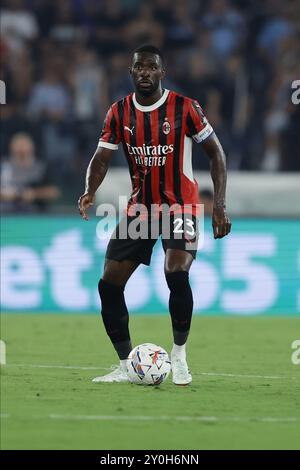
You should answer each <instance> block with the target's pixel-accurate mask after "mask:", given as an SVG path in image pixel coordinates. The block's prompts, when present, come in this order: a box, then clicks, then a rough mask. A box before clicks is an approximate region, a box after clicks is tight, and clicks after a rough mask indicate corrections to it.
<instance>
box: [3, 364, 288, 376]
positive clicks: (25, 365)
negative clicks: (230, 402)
mask: <svg viewBox="0 0 300 470" xmlns="http://www.w3.org/2000/svg"><path fill="white" fill-rule="evenodd" d="M6 367H33V368H37V369H74V370H106V371H111V370H112V368H111V367H94V366H64V365H59V364H58V365H54V364H53V365H50V364H7V365H6ZM194 375H195V376H197V375H205V376H211V377H231V378H235V377H236V378H245V379H274V380H286V379H289V380H290V379H292V380H293V379H296V377H287V376H282V375H281V376H279V375H250V374H227V373H223V372H195V373H194Z"/></svg>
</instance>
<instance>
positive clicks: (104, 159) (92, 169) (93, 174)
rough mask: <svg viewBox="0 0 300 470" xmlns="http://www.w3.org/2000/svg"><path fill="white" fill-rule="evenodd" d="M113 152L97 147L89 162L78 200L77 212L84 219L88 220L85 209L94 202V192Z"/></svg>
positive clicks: (105, 171) (104, 173) (103, 175)
mask: <svg viewBox="0 0 300 470" xmlns="http://www.w3.org/2000/svg"><path fill="white" fill-rule="evenodd" d="M113 152H114V150H111V149H108V148H105V147H98V148H97V150H96V152H95V153H94V155H93V158H92V159H91V161H90V163H89V166H88V169H87V172H86V179H85V192H84V194H83V195H82V196H80V198H79V201H78V208H79V213H80V215H81V217H82V218H83V219H84V220H88V215H87V210H88V208H89V207H90V206H92V205H93V203H94V199H95V193H96V191H97V189H98V188H99V186H100V184H101V183H102V181H103V180H104V178H105V175H106V173H107V170H108V166H109V162H110V160H111V157H112V154H113Z"/></svg>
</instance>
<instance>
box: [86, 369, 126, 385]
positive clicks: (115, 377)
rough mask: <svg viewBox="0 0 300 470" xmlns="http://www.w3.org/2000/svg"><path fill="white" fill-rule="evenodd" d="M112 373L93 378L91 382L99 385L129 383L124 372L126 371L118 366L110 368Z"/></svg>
mask: <svg viewBox="0 0 300 470" xmlns="http://www.w3.org/2000/svg"><path fill="white" fill-rule="evenodd" d="M111 369H113V371H112V372H109V373H108V374H106V375H100V376H99V377H95V378H94V379H93V380H92V382H94V383H100V382H129V378H128V375H127V372H126V369H125V368H124V367H122V366H121V365H119V366H112V367H111Z"/></svg>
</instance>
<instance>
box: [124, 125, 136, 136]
mask: <svg viewBox="0 0 300 470" xmlns="http://www.w3.org/2000/svg"><path fill="white" fill-rule="evenodd" d="M124 129H125V130H127V131H129V132H130V134H131V135H132V133H133V129H134V126H133V128H132V129H129V127H127V126H124Z"/></svg>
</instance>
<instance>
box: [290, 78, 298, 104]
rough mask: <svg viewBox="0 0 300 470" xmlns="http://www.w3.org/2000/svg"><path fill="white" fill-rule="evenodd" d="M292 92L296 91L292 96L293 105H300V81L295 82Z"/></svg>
mask: <svg viewBox="0 0 300 470" xmlns="http://www.w3.org/2000/svg"><path fill="white" fill-rule="evenodd" d="M292 90H295V91H293V93H292V96H291V99H292V103H293V104H299V103H300V80H294V81H293V83H292Z"/></svg>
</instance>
